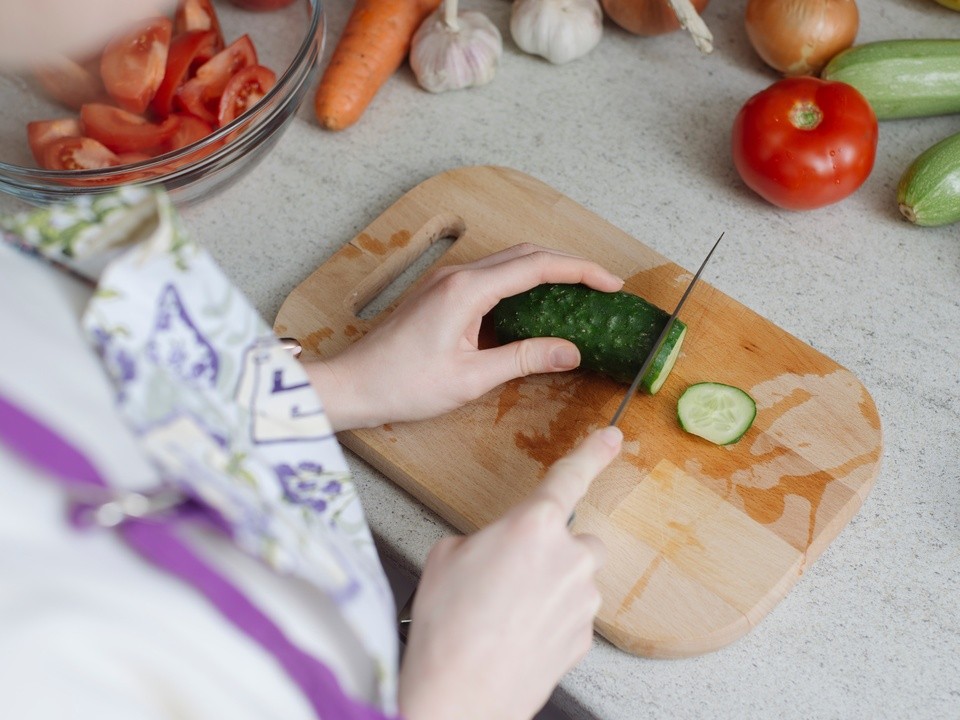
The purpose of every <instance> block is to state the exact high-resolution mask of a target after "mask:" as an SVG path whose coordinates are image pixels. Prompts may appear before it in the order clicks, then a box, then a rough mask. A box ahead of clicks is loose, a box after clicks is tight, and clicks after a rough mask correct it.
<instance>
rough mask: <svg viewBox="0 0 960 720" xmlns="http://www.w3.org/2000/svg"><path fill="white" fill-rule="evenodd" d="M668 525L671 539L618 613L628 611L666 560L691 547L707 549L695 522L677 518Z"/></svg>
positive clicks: (639, 579)
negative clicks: (697, 531) (699, 535)
mask: <svg viewBox="0 0 960 720" xmlns="http://www.w3.org/2000/svg"><path fill="white" fill-rule="evenodd" d="M666 527H667V529H668V530H669V538H670V539H669V540H667V541H666V542H664V544H663V547H661V548H659V550H660V552H659V553H658V554H657V556H656V557H655V558H654V559H653V561H652V562H651V563H650V564H649V565H648V566H647V569H646V570H644V571H643V575H641V576H640V577H639V578H637V581H636V582H635V583H634V584H633V585H632V586H631V587H630V590H629V591H628V592H627V594H626V595H625V596H624V598H623V600H622V601H621V603H620V608H619V609H618V610H617V613H618V614H620V613H624V612H627V611H628V610H629V609H630V607H631V606H632V605H633V604H634V603H635V602H636V601H637V600H638V599H639V598H640V596H641V595H643V593H644V592H645V591H646V589H647V586H648V585H649V584H650V579H651V578H652V577H653V574H654V573H655V572H656V571H657V569H658V568H659V567H660V565H661V564H662V563H663V561H664V560H672V559H673V558H675V557H676V556H677V554H679V553H680V551H682V550H690V548H695V549H697V550H705V549H706V548H705V547H704V545H703V543H702V542H701V541H700V538H698V537H697V535H696V532H695V531H694V523H681V522H677V521H676V520H668V521H667V525H666ZM664 535H665V536H666V535H667V533H664Z"/></svg>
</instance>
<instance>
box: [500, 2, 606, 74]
mask: <svg viewBox="0 0 960 720" xmlns="http://www.w3.org/2000/svg"><path fill="white" fill-rule="evenodd" d="M602 33H603V10H602V9H601V7H600V3H599V1H598V0H515V1H514V3H513V7H512V8H511V10H510V34H511V35H512V36H513V41H514V42H515V43H517V46H518V47H519V48H520V49H521V50H523V51H524V52H528V53H530V54H531V55H540V56H542V57H545V58H546V59H547V60H549V61H550V62H552V63H555V64H557V65H560V64H563V63H565V62H569V61H570V60H576V59H577V58H578V57H582V56H584V55H586V54H587V53H588V52H590V51H591V50H593V48H594V47H596V45H597V43H599V42H600V36H601V34H602Z"/></svg>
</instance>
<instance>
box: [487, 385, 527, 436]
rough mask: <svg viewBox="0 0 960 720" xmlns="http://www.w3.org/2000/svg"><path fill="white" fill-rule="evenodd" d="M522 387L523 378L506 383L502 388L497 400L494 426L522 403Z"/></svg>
mask: <svg viewBox="0 0 960 720" xmlns="http://www.w3.org/2000/svg"><path fill="white" fill-rule="evenodd" d="M521 385H523V378H516V379H514V380H510V381H509V382H507V383H505V384H504V386H503V387H502V388H501V390H500V396H499V397H498V398H497V417H496V419H495V420H494V421H493V424H494V425H496V424H497V423H499V422H500V421H501V420H502V419H503V416H504V415H506V414H507V413H508V412H510V411H511V410H513V408H515V407H516V406H517V403H518V402H520V398H521V397H522V395H521V393H520V387H521Z"/></svg>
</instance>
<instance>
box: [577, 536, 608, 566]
mask: <svg viewBox="0 0 960 720" xmlns="http://www.w3.org/2000/svg"><path fill="white" fill-rule="evenodd" d="M574 539H575V540H576V541H577V542H579V543H580V544H582V545H583V546H584V547H585V548H586V549H587V552H588V553H590V555H591V556H592V557H593V564H594V567H595V568H597V569H599V568H602V567H603V564H604V563H605V562H606V561H607V546H606V545H604V544H603V540H601V539H600V538H598V537H597V536H596V535H588V534H587V533H583V534H581V535H575V536H574Z"/></svg>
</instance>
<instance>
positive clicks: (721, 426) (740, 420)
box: [677, 382, 757, 445]
mask: <svg viewBox="0 0 960 720" xmlns="http://www.w3.org/2000/svg"><path fill="white" fill-rule="evenodd" d="M756 417H757V403H756V402H755V401H754V399H753V398H752V397H750V396H749V395H748V394H747V393H746V392H744V391H743V390H741V389H740V388H738V387H734V386H733V385H725V384H723V383H717V382H701V383H696V384H694V385H691V386H690V387H688V388H687V389H686V390H684V391H683V395H681V396H680V399H679V400H678V401H677V419H678V420H679V421H680V427H682V428H683V429H684V430H686V431H687V432H688V433H691V434H693V435H697V436H699V437H702V438H703V439H704V440H709V441H710V442H712V443H714V444H716V445H730V444H731V443H735V442H736V441H737V440H739V439H740V438H742V437H743V435H744V433H746V432H747V430H749V429H750V426H751V425H753V421H754V419H755V418H756Z"/></svg>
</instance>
